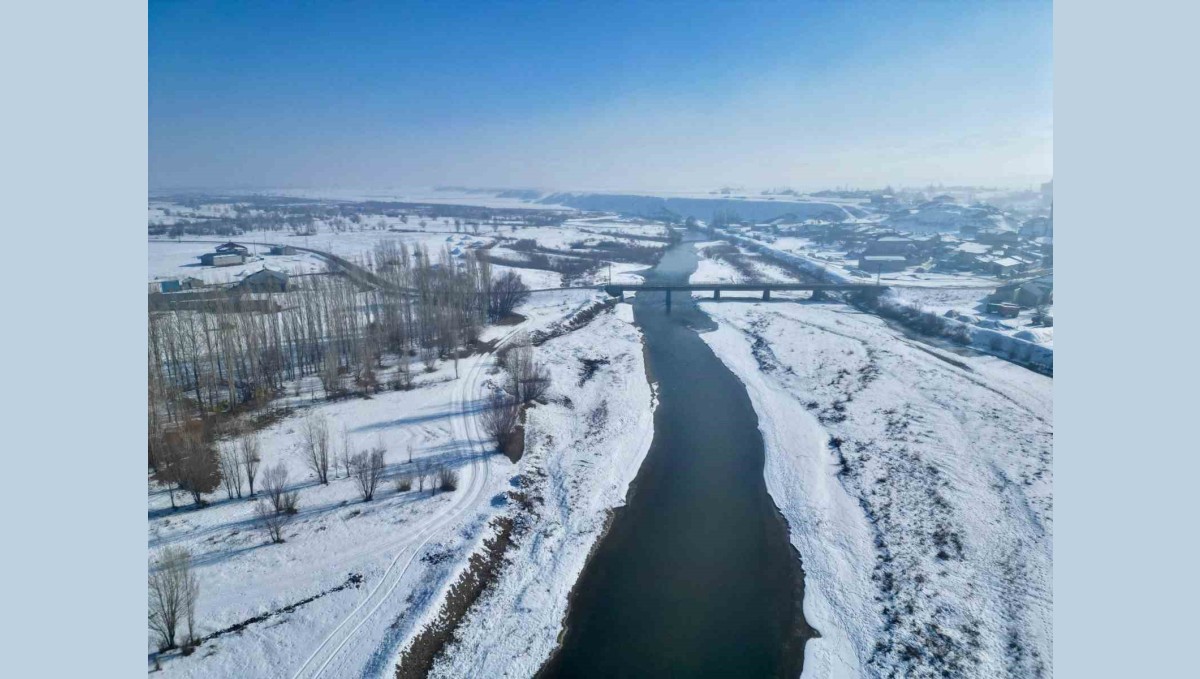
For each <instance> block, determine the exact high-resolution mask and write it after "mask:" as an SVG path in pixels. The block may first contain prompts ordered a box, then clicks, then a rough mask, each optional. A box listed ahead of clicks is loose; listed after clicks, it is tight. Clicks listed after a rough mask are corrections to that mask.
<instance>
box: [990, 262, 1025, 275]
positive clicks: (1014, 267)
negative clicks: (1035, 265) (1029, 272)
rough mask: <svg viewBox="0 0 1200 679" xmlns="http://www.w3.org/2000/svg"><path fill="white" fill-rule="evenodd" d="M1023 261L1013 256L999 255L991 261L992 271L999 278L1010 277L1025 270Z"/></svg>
mask: <svg viewBox="0 0 1200 679" xmlns="http://www.w3.org/2000/svg"><path fill="white" fill-rule="evenodd" d="M1025 266H1026V265H1025V262H1022V261H1021V260H1019V259H1017V258H1015V257H1000V258H998V259H995V260H993V261H992V262H991V270H992V273H993V274H995V275H997V276H999V277H1000V278H1011V277H1012V276H1015V275H1017V274H1019V273H1021V272H1022V271H1024V270H1025Z"/></svg>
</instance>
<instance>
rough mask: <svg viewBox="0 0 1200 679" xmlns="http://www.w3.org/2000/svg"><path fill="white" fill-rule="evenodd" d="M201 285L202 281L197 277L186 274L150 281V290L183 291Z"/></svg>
mask: <svg viewBox="0 0 1200 679" xmlns="http://www.w3.org/2000/svg"><path fill="white" fill-rule="evenodd" d="M202 287H204V281H202V280H200V279H199V278H192V277H191V276H187V277H184V278H171V279H168V280H163V281H151V283H150V292H183V291H184V290H195V289H197V288H202Z"/></svg>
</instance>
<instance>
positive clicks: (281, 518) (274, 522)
mask: <svg viewBox="0 0 1200 679" xmlns="http://www.w3.org/2000/svg"><path fill="white" fill-rule="evenodd" d="M254 516H255V518H256V519H258V524H259V525H260V526H262V529H263V530H264V531H266V533H267V537H269V538H270V539H271V542H272V543H275V544H278V543H280V542H283V529H284V527H286V526H287V524H288V522H289V521H291V515H290V514H288V513H287V512H281V511H278V510H276V509H275V507H273V506H271V503H270V501H268V500H259V501H258V502H257V503H255V505H254Z"/></svg>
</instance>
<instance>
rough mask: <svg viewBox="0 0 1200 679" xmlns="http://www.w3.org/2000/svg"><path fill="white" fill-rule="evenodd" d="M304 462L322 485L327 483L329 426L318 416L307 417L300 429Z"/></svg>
mask: <svg viewBox="0 0 1200 679" xmlns="http://www.w3.org/2000/svg"><path fill="white" fill-rule="evenodd" d="M300 433H301V437H302V439H303V451H304V462H305V464H307V465H308V468H309V469H311V470H312V471H313V473H314V474H316V475H317V480H318V481H320V482H321V483H323V484H326V485H328V483H329V465H330V450H329V449H330V445H329V424H328V423H327V422H326V421H325V418H324V417H321V416H320V415H309V416H308V417H306V418H305V419H304V424H303V425H302V426H301V429H300Z"/></svg>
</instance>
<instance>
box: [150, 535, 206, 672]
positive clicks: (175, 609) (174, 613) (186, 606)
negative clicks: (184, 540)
mask: <svg viewBox="0 0 1200 679" xmlns="http://www.w3.org/2000/svg"><path fill="white" fill-rule="evenodd" d="M148 590H149V596H150V603H149V607H148V616H147V617H148V619H149V624H150V631H152V632H153V633H154V635H155V636H156V637H157V638H158V647H159V650H163V651H165V650H167V649H169V648H175V643H176V636H177V633H178V629H179V623H180V622H181V621H186V622H187V626H188V630H187V639H186V640H185V643H187V644H189V645H190V644H191V643H193V642H194V640H195V610H196V600H197V599H198V598H199V596H200V585H199V583H198V582H197V581H196V576H195V575H194V574H193V573H192V555H191V552H189V551H188V550H187V549H184V548H183V547H167V548H166V549H164V550H163V552H162V556H161V557H159V560H158V564H157V566H156V567H154V568H152V569H151V570H150V576H149V584H148Z"/></svg>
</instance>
